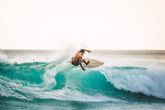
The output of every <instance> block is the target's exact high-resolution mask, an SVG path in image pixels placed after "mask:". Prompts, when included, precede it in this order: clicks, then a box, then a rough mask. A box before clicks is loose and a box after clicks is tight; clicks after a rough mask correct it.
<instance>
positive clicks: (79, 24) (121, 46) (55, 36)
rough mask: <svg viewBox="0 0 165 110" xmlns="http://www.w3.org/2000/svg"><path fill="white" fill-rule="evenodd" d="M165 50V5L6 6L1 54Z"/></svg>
mask: <svg viewBox="0 0 165 110" xmlns="http://www.w3.org/2000/svg"><path fill="white" fill-rule="evenodd" d="M70 45H72V46H73V47H75V48H88V49H96V50H100V49H101V50H137V49H138V50H146V49H147V50H148V49H149V50H165V0H0V49H61V48H64V47H68V46H70Z"/></svg>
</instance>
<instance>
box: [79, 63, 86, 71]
mask: <svg viewBox="0 0 165 110" xmlns="http://www.w3.org/2000/svg"><path fill="white" fill-rule="evenodd" d="M79 64H80V67H81V69H82V70H84V71H85V68H84V67H83V66H82V64H81V63H79Z"/></svg>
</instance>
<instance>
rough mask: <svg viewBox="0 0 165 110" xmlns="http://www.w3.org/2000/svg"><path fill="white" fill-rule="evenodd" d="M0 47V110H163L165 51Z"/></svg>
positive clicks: (164, 108)
mask: <svg viewBox="0 0 165 110" xmlns="http://www.w3.org/2000/svg"><path fill="white" fill-rule="evenodd" d="M75 52H76V51H75V50H71V49H64V50H59V51H44V50H42V51H41V50H0V110H84V109H86V110H165V51H139V50H137V51H135V50H134V51H131V50H130V51H108V50H107V51H92V53H90V54H89V53H87V54H86V55H85V56H84V57H86V58H94V59H97V60H100V61H103V62H104V65H103V66H100V67H97V68H86V71H82V70H81V68H80V67H76V66H73V65H71V64H70V63H69V62H68V61H69V60H70V58H71V57H72V56H73V55H74V53H75Z"/></svg>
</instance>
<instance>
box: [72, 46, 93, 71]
mask: <svg viewBox="0 0 165 110" xmlns="http://www.w3.org/2000/svg"><path fill="white" fill-rule="evenodd" d="M85 51H87V52H88V53H90V52H91V51H90V50H86V49H80V50H79V51H78V52H77V53H76V54H75V56H74V57H72V60H71V63H72V64H73V65H74V66H78V65H80V66H81V68H82V70H84V71H85V68H84V67H83V66H82V62H84V63H85V64H86V65H88V64H89V61H87V62H86V61H85V60H84V59H83V55H84V54H85Z"/></svg>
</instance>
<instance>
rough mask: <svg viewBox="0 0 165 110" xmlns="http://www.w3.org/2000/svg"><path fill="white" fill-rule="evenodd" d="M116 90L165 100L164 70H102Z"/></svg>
mask: <svg viewBox="0 0 165 110" xmlns="http://www.w3.org/2000/svg"><path fill="white" fill-rule="evenodd" d="M104 71H105V72H106V73H107V74H106V77H107V80H108V81H109V82H110V83H112V84H113V85H114V86H115V87H116V88H117V89H120V90H121V89H122V90H126V91H131V92H135V93H143V94H145V95H148V96H154V97H157V98H162V99H165V83H164V79H165V69H164V68H161V69H160V68H159V69H154V68H153V69H144V68H139V69H138V68H134V69H132V68H131V69H129V68H126V69H104Z"/></svg>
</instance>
